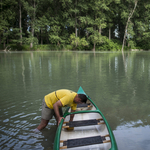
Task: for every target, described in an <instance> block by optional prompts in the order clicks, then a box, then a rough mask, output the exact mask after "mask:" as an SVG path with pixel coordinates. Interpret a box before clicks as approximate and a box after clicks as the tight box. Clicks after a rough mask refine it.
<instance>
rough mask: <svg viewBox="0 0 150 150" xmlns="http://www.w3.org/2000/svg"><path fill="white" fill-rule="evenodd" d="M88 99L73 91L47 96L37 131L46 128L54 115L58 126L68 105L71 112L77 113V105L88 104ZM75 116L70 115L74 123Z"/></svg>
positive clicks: (55, 92)
mask: <svg viewBox="0 0 150 150" xmlns="http://www.w3.org/2000/svg"><path fill="white" fill-rule="evenodd" d="M86 101H87V97H86V95H84V94H77V93H76V92H73V91H71V90H67V89H61V90H57V91H54V92H52V93H50V94H48V95H46V96H45V97H44V99H43V103H42V116H41V123H40V124H39V126H38V127H37V128H36V130H42V129H43V128H45V127H46V126H47V124H48V122H49V120H50V119H52V117H53V115H54V116H55V118H56V120H57V125H59V123H60V122H61V119H62V118H63V112H62V107H64V106H66V105H68V106H70V107H71V112H75V110H76V107H77V104H81V103H86ZM73 117H74V114H72V115H70V121H73Z"/></svg>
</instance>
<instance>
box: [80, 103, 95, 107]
mask: <svg viewBox="0 0 150 150" xmlns="http://www.w3.org/2000/svg"><path fill="white" fill-rule="evenodd" d="M81 107H92V105H91V104H90V103H85V104H77V108H81Z"/></svg>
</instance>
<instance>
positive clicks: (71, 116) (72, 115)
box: [70, 109, 75, 121]
mask: <svg viewBox="0 0 150 150" xmlns="http://www.w3.org/2000/svg"><path fill="white" fill-rule="evenodd" d="M71 112H75V110H72V109H71ZM73 118H74V114H71V115H70V121H73Z"/></svg>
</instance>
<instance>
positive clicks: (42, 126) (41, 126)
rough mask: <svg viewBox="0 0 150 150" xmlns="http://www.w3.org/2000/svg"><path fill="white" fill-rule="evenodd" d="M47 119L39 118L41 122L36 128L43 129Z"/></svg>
mask: <svg viewBox="0 0 150 150" xmlns="http://www.w3.org/2000/svg"><path fill="white" fill-rule="evenodd" d="M48 122H49V120H45V119H42V118H41V123H40V124H39V126H38V127H37V129H38V130H42V129H44V128H45V127H46V126H47V124H48Z"/></svg>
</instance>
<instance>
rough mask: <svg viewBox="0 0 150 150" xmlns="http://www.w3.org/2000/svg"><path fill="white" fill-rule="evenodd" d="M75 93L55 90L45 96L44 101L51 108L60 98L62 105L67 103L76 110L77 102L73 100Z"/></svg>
mask: <svg viewBox="0 0 150 150" xmlns="http://www.w3.org/2000/svg"><path fill="white" fill-rule="evenodd" d="M76 95H77V93H75V92H73V91H70V90H66V89H62V90H57V91H55V92H52V93H50V94H48V95H46V96H45V103H46V105H47V106H48V107H49V108H50V109H53V105H54V104H55V103H56V102H57V101H58V100H60V101H61V103H62V105H63V106H66V105H69V106H70V107H71V109H72V110H76V107H77V104H76V103H74V101H73V100H74V98H75V96H76Z"/></svg>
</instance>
